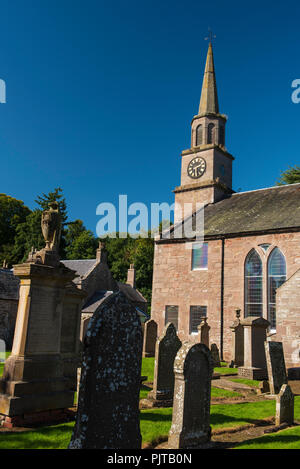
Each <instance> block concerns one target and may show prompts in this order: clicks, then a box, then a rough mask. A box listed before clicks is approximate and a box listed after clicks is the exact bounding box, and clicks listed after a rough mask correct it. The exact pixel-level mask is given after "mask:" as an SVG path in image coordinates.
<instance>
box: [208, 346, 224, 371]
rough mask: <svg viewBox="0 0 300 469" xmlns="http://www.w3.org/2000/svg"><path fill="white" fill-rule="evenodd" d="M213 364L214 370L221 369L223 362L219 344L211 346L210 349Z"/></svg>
mask: <svg viewBox="0 0 300 469" xmlns="http://www.w3.org/2000/svg"><path fill="white" fill-rule="evenodd" d="M210 351H211V355H212V359H213V363H214V368H217V367H220V366H221V360H220V354H219V349H218V346H217V344H211V347H210Z"/></svg>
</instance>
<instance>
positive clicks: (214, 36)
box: [204, 28, 217, 42]
mask: <svg viewBox="0 0 300 469" xmlns="http://www.w3.org/2000/svg"><path fill="white" fill-rule="evenodd" d="M216 37H217V36H216V35H215V34H214V33H213V32H212V30H211V29H210V28H208V36H207V37H205V38H204V39H205V41H209V42H212V41H213V39H215V38H216Z"/></svg>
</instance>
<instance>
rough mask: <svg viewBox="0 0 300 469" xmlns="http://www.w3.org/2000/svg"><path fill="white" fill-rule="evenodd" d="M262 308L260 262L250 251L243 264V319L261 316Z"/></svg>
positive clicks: (253, 251)
mask: <svg viewBox="0 0 300 469" xmlns="http://www.w3.org/2000/svg"><path fill="white" fill-rule="evenodd" d="M262 308H263V297H262V262H261V259H260V257H259V255H258V253H257V252H256V251H255V249H252V251H250V252H249V254H248V256H247V259H246V263H245V317H247V316H262Z"/></svg>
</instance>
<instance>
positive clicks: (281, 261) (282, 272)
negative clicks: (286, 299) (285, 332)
mask: <svg viewBox="0 0 300 469" xmlns="http://www.w3.org/2000/svg"><path fill="white" fill-rule="evenodd" d="M285 281H286V262H285V258H284V255H283V254H282V252H281V251H280V249H278V248H275V249H273V251H272V252H271V254H270V257H269V260H268V321H269V322H270V323H271V328H272V329H275V328H276V290H277V288H278V287H280V285H282V284H283V283H284V282H285Z"/></svg>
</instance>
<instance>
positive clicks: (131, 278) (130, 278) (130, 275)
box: [126, 264, 136, 288]
mask: <svg viewBox="0 0 300 469" xmlns="http://www.w3.org/2000/svg"><path fill="white" fill-rule="evenodd" d="M126 283H127V284H128V285H131V286H132V288H136V285H135V268H134V264H130V268H129V269H128V272H127V282H126Z"/></svg>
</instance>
